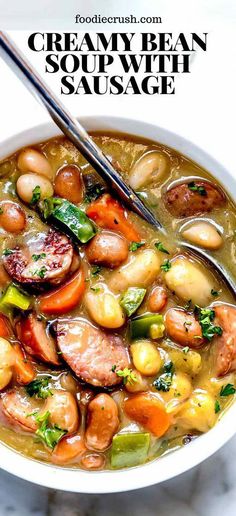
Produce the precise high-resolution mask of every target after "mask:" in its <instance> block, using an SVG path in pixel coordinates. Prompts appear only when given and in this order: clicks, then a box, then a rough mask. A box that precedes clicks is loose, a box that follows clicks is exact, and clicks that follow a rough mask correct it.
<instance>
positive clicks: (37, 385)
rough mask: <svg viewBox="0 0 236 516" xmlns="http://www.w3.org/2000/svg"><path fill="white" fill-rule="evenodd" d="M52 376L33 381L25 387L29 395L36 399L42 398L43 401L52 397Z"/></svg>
mask: <svg viewBox="0 0 236 516" xmlns="http://www.w3.org/2000/svg"><path fill="white" fill-rule="evenodd" d="M49 380H50V376H45V377H44V378H39V379H38V380H33V381H32V382H30V383H28V385H27V386H26V387H25V390H26V392H27V394H28V395H29V396H30V397H31V398H32V396H35V397H36V398H42V399H43V400H44V399H46V398H48V396H52V392H51V391H50V389H49V387H48V384H49Z"/></svg>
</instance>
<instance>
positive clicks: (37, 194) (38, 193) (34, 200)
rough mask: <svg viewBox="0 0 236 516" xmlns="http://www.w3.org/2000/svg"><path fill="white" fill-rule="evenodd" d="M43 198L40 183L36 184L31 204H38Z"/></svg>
mask: <svg viewBox="0 0 236 516" xmlns="http://www.w3.org/2000/svg"><path fill="white" fill-rule="evenodd" d="M40 199H41V188H40V186H39V185H37V186H35V188H34V189H33V195H32V198H31V201H30V204H31V205H32V206H34V205H35V204H37V202H38V201H40Z"/></svg>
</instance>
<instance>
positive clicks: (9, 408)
mask: <svg viewBox="0 0 236 516" xmlns="http://www.w3.org/2000/svg"><path fill="white" fill-rule="evenodd" d="M2 410H3V412H4V414H5V416H7V418H8V420H10V423H11V424H13V425H14V424H17V425H19V426H20V427H21V428H22V429H23V430H25V431H26V432H35V431H36V430H37V423H36V421H35V418H34V416H33V415H29V414H32V412H34V410H36V406H35V405H34V402H33V401H32V400H29V398H28V397H27V396H26V395H24V396H23V395H22V394H21V393H20V392H19V391H16V390H12V391H10V392H6V393H4V394H3V395H2Z"/></svg>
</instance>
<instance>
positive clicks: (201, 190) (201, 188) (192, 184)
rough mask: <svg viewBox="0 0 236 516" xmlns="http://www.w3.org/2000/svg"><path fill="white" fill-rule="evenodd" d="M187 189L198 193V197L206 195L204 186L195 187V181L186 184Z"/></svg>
mask: <svg viewBox="0 0 236 516" xmlns="http://www.w3.org/2000/svg"><path fill="white" fill-rule="evenodd" d="M188 188H189V190H191V191H192V192H197V193H199V195H202V196H206V195H207V192H206V189H205V188H204V186H199V185H196V183H195V181H191V182H190V183H188Z"/></svg>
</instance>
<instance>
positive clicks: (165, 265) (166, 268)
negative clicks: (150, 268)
mask: <svg viewBox="0 0 236 516" xmlns="http://www.w3.org/2000/svg"><path fill="white" fill-rule="evenodd" d="M170 268H171V263H170V260H165V262H164V263H163V264H162V265H161V269H162V270H163V271H165V272H168V271H169V270H170Z"/></svg>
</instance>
